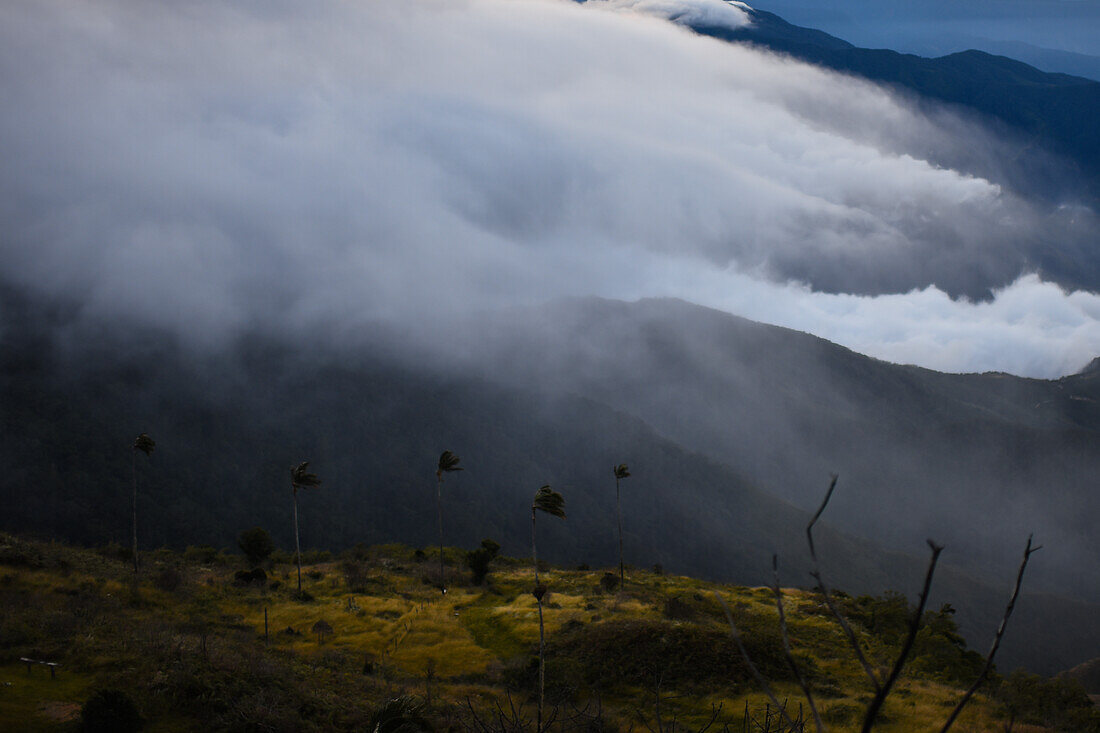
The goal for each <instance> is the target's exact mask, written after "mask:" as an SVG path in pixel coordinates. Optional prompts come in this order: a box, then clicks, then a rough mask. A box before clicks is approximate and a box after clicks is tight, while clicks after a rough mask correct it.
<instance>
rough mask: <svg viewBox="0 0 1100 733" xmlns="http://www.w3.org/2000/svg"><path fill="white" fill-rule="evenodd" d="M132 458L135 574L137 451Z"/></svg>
mask: <svg viewBox="0 0 1100 733" xmlns="http://www.w3.org/2000/svg"><path fill="white" fill-rule="evenodd" d="M131 453H132V455H131V458H132V459H133V461H132V463H131V466H130V472H131V475H132V476H133V479H134V501H133V505H132V507H131V509H132V513H133V529H134V572H135V573H137V571H138V543H137V449H133V450H131Z"/></svg>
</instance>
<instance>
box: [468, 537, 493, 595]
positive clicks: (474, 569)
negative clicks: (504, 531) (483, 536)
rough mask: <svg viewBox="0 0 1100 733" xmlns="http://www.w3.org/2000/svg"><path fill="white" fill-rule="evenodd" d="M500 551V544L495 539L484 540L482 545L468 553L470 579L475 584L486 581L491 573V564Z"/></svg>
mask: <svg viewBox="0 0 1100 733" xmlns="http://www.w3.org/2000/svg"><path fill="white" fill-rule="evenodd" d="M499 552H500V545H499V544H498V543H496V542H494V541H493V540H482V541H481V547H479V548H477V549H476V550H472V551H470V552H467V553H466V567H468V568H470V579H471V580H472V581H473V583H474V585H481V584H482V583H484V582H485V576H486V575H488V574H489V564H490V563H492V562H493V560H494V559H495V558H496V556H497V554H498V553H499Z"/></svg>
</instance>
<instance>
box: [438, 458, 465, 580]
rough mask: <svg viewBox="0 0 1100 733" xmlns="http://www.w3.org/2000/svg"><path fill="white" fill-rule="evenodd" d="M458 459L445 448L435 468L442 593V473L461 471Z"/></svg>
mask: <svg viewBox="0 0 1100 733" xmlns="http://www.w3.org/2000/svg"><path fill="white" fill-rule="evenodd" d="M459 460H460V459H459V457H458V456H456V455H455V454H454V453H452V452H451V451H449V450H445V451H443V453H441V454H440V456H439V464H438V466H437V468H436V470H435V511H436V514H437V515H439V589H440V590H441V591H442V592H444V593H446V592H447V582H446V580H445V579H444V577H443V474H445V473H454V472H455V471H461V470H462V469H461V468H459V467H458V462H459Z"/></svg>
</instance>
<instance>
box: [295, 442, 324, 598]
mask: <svg viewBox="0 0 1100 733" xmlns="http://www.w3.org/2000/svg"><path fill="white" fill-rule="evenodd" d="M308 469H309V461H302V462H301V463H299V464H298V465H297V466H295V467H294V468H292V469H290V488H291V491H292V492H293V493H294V558H295V560H296V561H297V563H298V592H299V593H301V591H302V545H301V543H300V542H299V541H298V489H313V488H317V487H318V486H320V485H321V479H319V478H317V474H315V473H310V472H309V471H308Z"/></svg>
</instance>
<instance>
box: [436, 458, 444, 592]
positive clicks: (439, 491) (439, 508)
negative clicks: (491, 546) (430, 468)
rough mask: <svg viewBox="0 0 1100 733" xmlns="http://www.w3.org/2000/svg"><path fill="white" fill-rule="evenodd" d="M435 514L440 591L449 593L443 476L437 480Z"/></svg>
mask: <svg viewBox="0 0 1100 733" xmlns="http://www.w3.org/2000/svg"><path fill="white" fill-rule="evenodd" d="M435 513H436V515H437V518H438V519H439V590H440V591H441V592H443V593H446V592H447V580H446V578H444V577H443V476H442V475H439V476H437V477H436V480H435Z"/></svg>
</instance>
